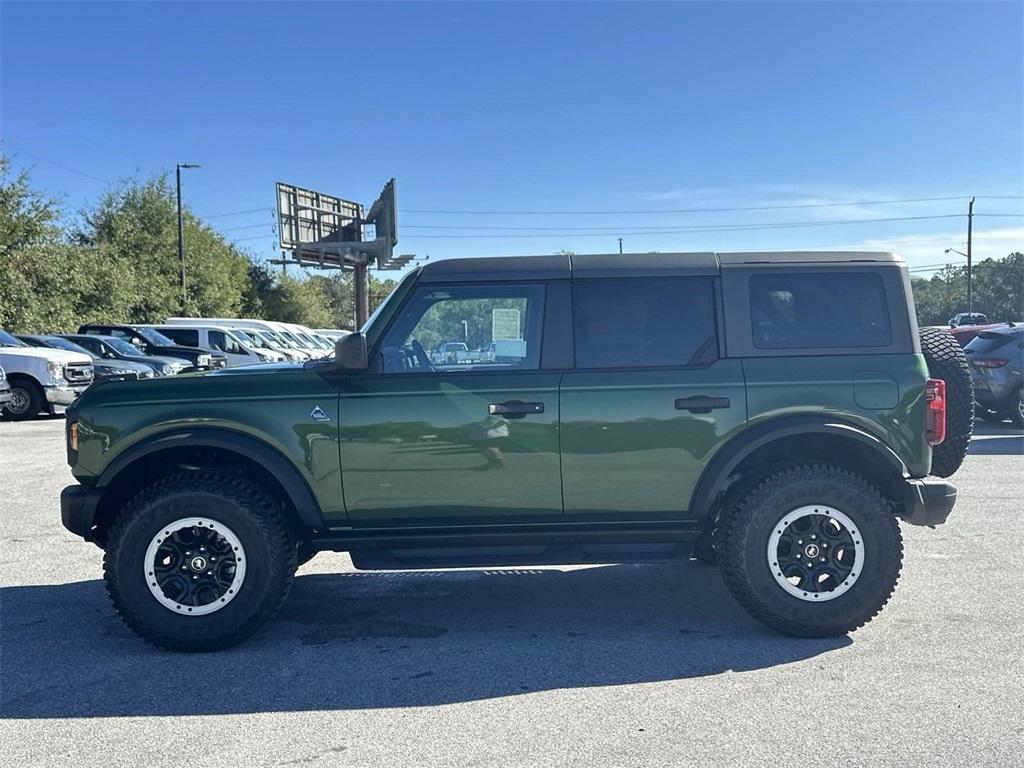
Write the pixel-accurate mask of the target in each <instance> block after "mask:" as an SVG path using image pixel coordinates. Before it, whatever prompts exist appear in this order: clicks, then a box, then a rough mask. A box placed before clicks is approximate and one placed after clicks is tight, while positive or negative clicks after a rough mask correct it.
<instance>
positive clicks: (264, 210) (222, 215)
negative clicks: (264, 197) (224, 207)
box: [200, 208, 274, 219]
mask: <svg viewBox="0 0 1024 768" xmlns="http://www.w3.org/2000/svg"><path fill="white" fill-rule="evenodd" d="M248 213H270V214H271V216H273V214H274V209H273V208H249V209H248V210H245V211H228V212H227V213H215V214H213V215H211V216H201V217H200V218H203V219H226V218H228V217H229V216H244V215H245V214H248Z"/></svg>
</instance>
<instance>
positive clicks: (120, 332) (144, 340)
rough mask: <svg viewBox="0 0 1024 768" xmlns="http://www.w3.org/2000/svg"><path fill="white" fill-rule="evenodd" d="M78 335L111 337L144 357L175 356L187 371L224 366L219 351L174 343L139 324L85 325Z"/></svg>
mask: <svg viewBox="0 0 1024 768" xmlns="http://www.w3.org/2000/svg"><path fill="white" fill-rule="evenodd" d="M78 333H79V334H84V335H93V336H113V337H114V338H118V339H124V340H125V341H127V342H128V343H129V344H131V345H132V346H133V347H135V348H136V349H138V350H139V351H141V352H145V353H146V354H147V355H161V356H163V357H178V358H181V359H182V360H187V361H188V363H189V366H190V368H189V369H188V370H193V371H208V370H211V369H213V368H223V367H224V366H226V365H227V358H226V357H225V356H224V353H223V352H214V351H213V350H212V349H205V348H203V347H191V346H185V345H181V344H175V343H174V342H173V341H172V340H171V339H169V338H167V337H166V336H164V335H163V334H162V333H159V332H158V331H154V330H153V329H152V328H146V327H145V326H142V325H120V324H111V325H107V324H104V323H88V324H86V325H83V326H82V327H81V328H79V329H78Z"/></svg>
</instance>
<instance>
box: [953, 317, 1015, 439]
mask: <svg viewBox="0 0 1024 768" xmlns="http://www.w3.org/2000/svg"><path fill="white" fill-rule="evenodd" d="M964 354H966V355H967V364H968V365H969V366H970V369H971V379H972V381H973V383H974V399H975V401H976V402H977V404H978V414H979V415H980V416H981V417H982V418H983V419H985V420H986V421H991V422H1000V421H1003V420H1004V419H1009V420H1010V421H1012V422H1013V423H1014V425H1016V426H1018V427H1024V325H1009V326H1007V327H1005V328H998V329H992V330H988V331H982V332H981V333H979V334H978V337H977V338H976V339H974V341H972V342H971V343H970V344H968V345H967V346H966V347H965V348H964Z"/></svg>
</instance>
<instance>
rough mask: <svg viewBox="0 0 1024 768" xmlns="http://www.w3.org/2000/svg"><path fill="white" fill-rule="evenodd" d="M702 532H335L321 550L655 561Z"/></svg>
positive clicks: (359, 554) (385, 557) (506, 559)
mask: <svg viewBox="0 0 1024 768" xmlns="http://www.w3.org/2000/svg"><path fill="white" fill-rule="evenodd" d="M700 534H701V532H700V531H699V530H698V529H696V528H695V527H690V526H686V525H685V524H680V523H672V524H670V525H664V524H652V525H646V526H645V525H639V526H612V527H591V528H582V527H562V526H557V527H547V528H541V527H537V528H528V527H515V528H509V529H505V530H494V529H490V530H488V529H479V528H478V529H444V530H433V531H421V532H410V531H408V530H403V531H397V532H393V533H392V532H381V531H379V530H378V531H346V532H332V533H330V534H326V535H322V536H318V537H316V538H314V539H313V540H312V541H311V542H310V545H311V546H312V547H314V548H316V549H318V550H334V551H340V552H349V553H350V554H351V556H352V563H353V565H355V567H356V568H360V569H363V570H402V569H410V568H460V567H487V566H494V567H497V566H523V565H570V564H582V563H613V562H618V563H621V562H650V561H657V560H676V559H686V558H688V557H690V554H691V552H692V549H693V542H694V541H695V540H696V539H697V538H699V536H700Z"/></svg>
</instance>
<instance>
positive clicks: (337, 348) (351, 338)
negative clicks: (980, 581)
mask: <svg viewBox="0 0 1024 768" xmlns="http://www.w3.org/2000/svg"><path fill="white" fill-rule="evenodd" d="M334 366H335V368H336V369H337V370H339V371H349V372H352V373H359V372H362V371H365V370H366V369H367V368H369V367H370V361H369V358H368V357H367V353H366V336H365V334H363V333H350V334H348V336H344V337H342V338H340V339H338V340H337V341H336V342H334Z"/></svg>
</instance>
